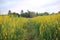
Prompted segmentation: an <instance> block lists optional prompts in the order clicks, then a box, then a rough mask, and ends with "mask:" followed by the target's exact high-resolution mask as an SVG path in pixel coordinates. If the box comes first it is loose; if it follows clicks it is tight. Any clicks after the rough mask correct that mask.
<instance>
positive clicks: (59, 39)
mask: <svg viewBox="0 0 60 40" xmlns="http://www.w3.org/2000/svg"><path fill="white" fill-rule="evenodd" d="M0 40H60V14H55V15H48V16H38V17H34V18H23V17H9V16H8V15H5V16H0Z"/></svg>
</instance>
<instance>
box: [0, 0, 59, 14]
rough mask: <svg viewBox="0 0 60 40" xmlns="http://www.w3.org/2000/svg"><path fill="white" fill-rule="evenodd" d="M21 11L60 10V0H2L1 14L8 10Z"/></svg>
mask: <svg viewBox="0 0 60 40" xmlns="http://www.w3.org/2000/svg"><path fill="white" fill-rule="evenodd" d="M9 10H11V11H12V12H17V13H20V11H21V10H24V12H26V11H27V10H30V11H34V12H41V13H42V12H48V13H52V12H58V11H60V0H0V12H1V14H7V13H8V11H9Z"/></svg>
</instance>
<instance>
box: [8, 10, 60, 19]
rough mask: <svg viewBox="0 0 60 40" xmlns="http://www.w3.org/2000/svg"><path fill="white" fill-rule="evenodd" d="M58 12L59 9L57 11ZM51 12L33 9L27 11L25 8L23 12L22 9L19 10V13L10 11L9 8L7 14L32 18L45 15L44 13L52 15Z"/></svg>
mask: <svg viewBox="0 0 60 40" xmlns="http://www.w3.org/2000/svg"><path fill="white" fill-rule="evenodd" d="M58 13H60V11H59V12H58ZM52 14H56V13H52ZM52 14H49V13H48V12H44V13H38V12H33V11H29V10H27V12H24V11H23V10H21V12H20V13H16V12H11V10H9V11H8V15H9V16H10V17H12V16H14V17H16V16H17V17H26V18H33V17H36V16H44V15H45V16H46V15H52Z"/></svg>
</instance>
